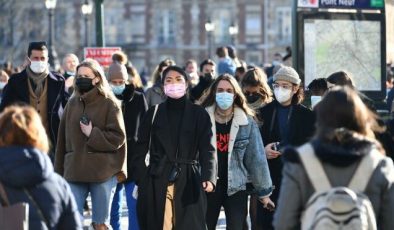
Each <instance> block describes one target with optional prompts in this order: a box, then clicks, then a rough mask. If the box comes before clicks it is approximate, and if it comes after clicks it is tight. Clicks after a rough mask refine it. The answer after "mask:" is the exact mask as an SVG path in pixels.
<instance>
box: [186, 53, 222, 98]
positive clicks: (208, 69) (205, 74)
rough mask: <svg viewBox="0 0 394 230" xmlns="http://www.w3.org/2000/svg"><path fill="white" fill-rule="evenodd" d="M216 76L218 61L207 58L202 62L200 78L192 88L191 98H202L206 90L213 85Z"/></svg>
mask: <svg viewBox="0 0 394 230" xmlns="http://www.w3.org/2000/svg"><path fill="white" fill-rule="evenodd" d="M215 78H216V63H215V62H214V61H212V60H211V59H206V60H204V61H203V62H201V64H200V80H199V82H198V84H197V85H196V86H194V87H193V88H192V89H191V90H190V98H191V100H192V101H193V102H196V101H198V100H200V98H201V96H202V95H203V94H204V92H205V90H207V89H208V88H209V86H211V84H212V82H213V81H214V80H215Z"/></svg>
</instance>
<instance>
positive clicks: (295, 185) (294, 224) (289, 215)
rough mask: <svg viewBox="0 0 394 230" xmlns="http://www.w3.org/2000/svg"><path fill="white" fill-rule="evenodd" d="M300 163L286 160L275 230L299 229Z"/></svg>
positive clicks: (300, 198) (300, 210)
mask: <svg viewBox="0 0 394 230" xmlns="http://www.w3.org/2000/svg"><path fill="white" fill-rule="evenodd" d="M301 170H302V165H300V164H296V163H288V162H286V163H285V165H284V169H283V178H282V183H281V189H280V194H279V199H278V202H277V207H276V211H275V214H274V221H273V225H274V227H275V229H277V230H285V229H286V230H287V229H300V228H301V222H300V219H301V212H302V196H301V193H302V192H301V188H300V183H299V177H300V171H301Z"/></svg>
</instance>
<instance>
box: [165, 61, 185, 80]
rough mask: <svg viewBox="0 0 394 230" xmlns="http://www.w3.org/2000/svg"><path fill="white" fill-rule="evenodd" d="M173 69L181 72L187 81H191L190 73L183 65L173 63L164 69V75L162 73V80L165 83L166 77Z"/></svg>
mask: <svg viewBox="0 0 394 230" xmlns="http://www.w3.org/2000/svg"><path fill="white" fill-rule="evenodd" d="M171 70H172V71H175V72H178V73H180V74H181V75H182V76H183V77H184V78H185V82H189V74H187V73H186V72H185V71H184V70H183V69H182V68H181V67H179V66H175V65H172V66H169V67H167V68H166V69H165V70H164V71H163V75H162V76H163V77H162V78H161V81H162V82H163V83H164V80H165V79H166V76H167V74H168V72H170V71H171Z"/></svg>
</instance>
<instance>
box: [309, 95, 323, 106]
mask: <svg viewBox="0 0 394 230" xmlns="http://www.w3.org/2000/svg"><path fill="white" fill-rule="evenodd" d="M320 101H321V96H311V106H312V109H313V108H314V107H315V105H316V104H317V103H319V102H320Z"/></svg>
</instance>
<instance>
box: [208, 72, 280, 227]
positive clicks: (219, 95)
mask: <svg viewBox="0 0 394 230" xmlns="http://www.w3.org/2000/svg"><path fill="white" fill-rule="evenodd" d="M201 105H202V106H203V107H205V108H206V110H207V111H208V113H209V116H210V118H211V123H212V133H213V135H212V138H211V143H212V145H214V146H215V152H216V153H215V154H216V155H217V157H218V183H217V185H216V189H215V191H214V192H213V193H209V194H207V201H208V210H207V214H206V218H207V226H208V229H209V230H214V229H216V225H217V220H218V218H219V214H220V209H221V207H224V211H225V214H226V224H227V229H242V228H243V225H244V221H245V217H246V214H247V203H248V192H251V193H255V194H256V196H257V197H258V200H259V201H260V202H261V203H262V205H263V206H264V207H265V208H269V209H272V208H274V207H275V205H274V203H273V202H272V201H271V200H270V198H269V196H270V195H271V193H272V190H273V187H272V182H271V177H270V173H269V169H268V163H267V159H266V156H265V152H264V148H263V146H264V145H263V142H262V139H261V136H260V133H259V128H258V126H257V123H256V122H255V120H254V118H253V116H254V111H253V110H252V109H250V108H249V107H248V105H247V102H246V98H245V96H244V95H243V94H242V91H241V88H240V87H239V86H238V83H237V81H236V80H235V78H234V77H233V76H231V75H229V74H224V75H221V76H219V77H218V78H217V79H216V80H215V81H214V83H213V84H212V85H211V87H210V88H209V91H208V93H207V95H206V97H205V99H204V100H203V101H202V103H201ZM248 182H250V184H251V185H252V186H251V187H253V189H251V190H249V191H248V187H247V183H248Z"/></svg>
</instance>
